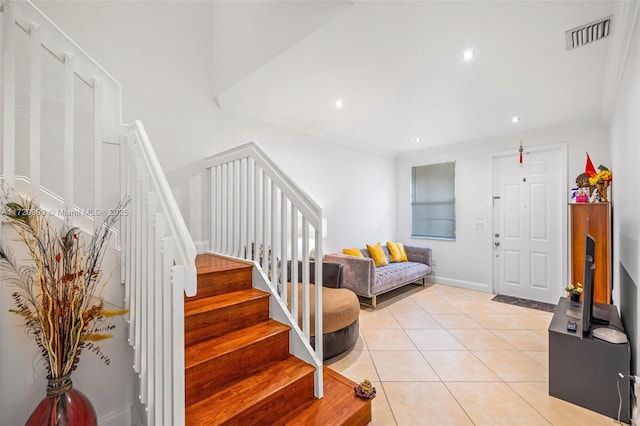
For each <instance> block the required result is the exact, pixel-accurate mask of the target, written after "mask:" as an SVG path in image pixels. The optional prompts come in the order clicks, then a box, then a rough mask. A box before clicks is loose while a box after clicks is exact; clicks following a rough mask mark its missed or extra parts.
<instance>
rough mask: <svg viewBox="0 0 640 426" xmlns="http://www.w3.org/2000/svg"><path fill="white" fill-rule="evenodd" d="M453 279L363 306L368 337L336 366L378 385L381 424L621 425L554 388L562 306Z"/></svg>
mask: <svg viewBox="0 0 640 426" xmlns="http://www.w3.org/2000/svg"><path fill="white" fill-rule="evenodd" d="M492 297H493V295H491V294H486V293H480V292H475V291H470V290H464V289H459V288H454V287H449V286H444V285H438V284H434V285H428V286H427V287H422V286H407V287H404V288H402V289H400V290H396V291H394V292H392V293H389V294H387V295H385V296H382V297H379V298H378V301H379V302H378V306H377V308H376V309H375V310H373V309H371V308H367V307H365V305H362V310H361V314H360V339H359V340H358V342H357V343H356V347H355V348H354V349H353V350H352V351H351V352H349V353H347V354H344V355H342V356H339V357H336V358H334V359H332V360H330V361H329V362H328V365H329V366H330V367H331V368H333V369H335V370H337V371H339V372H341V373H342V374H344V375H345V376H347V377H349V378H351V379H352V380H354V381H356V382H361V381H362V380H364V379H365V378H367V379H369V380H371V382H373V384H374V386H375V387H376V390H377V397H376V398H375V399H374V400H373V422H372V423H371V424H372V425H412V426H422V425H438V426H440V425H492V426H493V425H549V424H553V425H567V426H569V425H589V426H591V425H613V424H616V423H615V422H614V420H612V419H610V418H608V417H604V416H601V415H600V414H597V413H594V412H592V411H589V410H586V409H584V408H581V407H578V406H576V405H573V404H569V403H567V402H565V401H562V400H559V399H556V398H553V397H550V396H548V393H547V392H548V340H547V328H548V327H549V322H550V321H551V317H552V314H551V313H547V312H542V311H537V310H533V309H528V308H521V307H517V306H512V305H507V304H504V303H499V302H492V301H491V298H492Z"/></svg>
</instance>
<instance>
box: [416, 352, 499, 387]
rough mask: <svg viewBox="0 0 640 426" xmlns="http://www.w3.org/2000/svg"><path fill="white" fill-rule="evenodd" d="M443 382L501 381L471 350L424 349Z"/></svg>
mask: <svg viewBox="0 0 640 426" xmlns="http://www.w3.org/2000/svg"><path fill="white" fill-rule="evenodd" d="M422 355H424V357H425V358H426V359H427V361H429V364H430V365H431V368H433V369H434V370H435V372H436V374H437V375H438V376H439V377H440V380H442V381H443V382H499V381H501V380H500V378H499V377H498V376H496V375H495V374H494V373H493V372H492V371H491V370H490V369H489V368H488V367H487V366H486V365H484V364H483V363H482V361H480V360H479V359H478V358H476V357H475V355H474V354H472V353H471V352H469V351H422Z"/></svg>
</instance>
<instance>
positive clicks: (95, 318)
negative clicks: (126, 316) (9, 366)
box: [0, 184, 128, 378]
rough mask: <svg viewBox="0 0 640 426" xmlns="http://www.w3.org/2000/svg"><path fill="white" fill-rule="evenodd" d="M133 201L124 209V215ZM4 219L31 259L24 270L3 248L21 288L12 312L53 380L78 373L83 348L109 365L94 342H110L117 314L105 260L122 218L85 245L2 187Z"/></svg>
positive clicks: (0, 256)
mask: <svg viewBox="0 0 640 426" xmlns="http://www.w3.org/2000/svg"><path fill="white" fill-rule="evenodd" d="M127 203H128V201H124V202H122V203H120V204H119V205H118V208H117V209H116V210H115V211H122V210H123V209H124V208H125V207H126V205H127ZM2 204H3V206H2V207H3V208H4V219H5V220H6V221H7V222H8V223H9V225H11V227H12V228H13V229H14V230H15V231H16V234H17V236H18V240H20V241H22V242H23V243H24V245H25V247H26V249H27V252H28V254H29V256H30V258H31V262H30V263H29V264H26V265H19V264H18V263H17V262H16V260H15V258H14V255H13V251H12V250H11V247H10V246H9V245H7V244H6V243H5V241H2V242H1V243H0V263H1V266H2V268H3V269H4V270H5V271H7V272H9V274H8V279H7V281H9V282H10V283H11V284H13V285H15V286H16V288H17V291H16V292H15V293H13V299H14V301H15V303H16V308H15V309H11V310H10V312H12V313H14V314H16V315H18V316H20V317H22V318H23V319H24V321H25V327H26V330H27V332H28V333H29V334H30V335H31V336H32V337H33V338H34V340H35V342H36V344H37V345H38V347H39V348H40V351H41V353H42V356H43V360H44V362H45V364H46V367H47V370H48V371H49V374H50V376H51V377H52V378H59V377H63V376H66V375H68V374H70V373H71V371H73V370H75V369H76V367H77V364H78V362H79V355H80V352H81V351H82V349H83V348H85V347H86V348H87V349H88V350H90V351H91V352H94V353H95V354H97V355H98V356H100V357H101V359H102V360H103V361H104V362H105V364H107V365H108V364H109V358H108V357H106V356H105V355H104V354H103V353H102V352H101V349H100V347H98V346H94V345H93V344H92V343H91V342H92V341H98V340H102V339H105V338H108V337H110V336H111V335H110V334H106V333H103V331H105V330H111V329H112V328H113V327H111V326H102V325H101V324H102V323H103V321H104V320H105V318H107V317H110V316H112V315H113V312H118V313H119V314H121V313H126V311H124V312H123V311H106V310H105V309H104V303H103V300H102V292H103V291H104V288H105V285H106V283H107V282H108V281H109V279H110V278H111V273H110V274H109V275H108V276H107V277H104V276H103V274H102V270H101V267H102V260H103V259H104V255H105V252H106V248H107V246H108V241H109V236H110V232H111V229H112V227H113V225H114V224H115V222H116V220H117V219H118V217H116V216H115V215H112V216H108V217H107V218H106V219H105V220H104V222H103V223H102V225H101V226H99V227H97V228H96V230H95V231H94V233H93V235H92V236H91V239H90V241H89V242H88V243H87V242H85V239H84V237H83V236H82V233H81V232H80V230H79V229H78V228H68V227H67V226H64V225H57V223H58V221H55V220H52V219H51V218H50V217H49V216H48V215H47V214H46V213H45V212H44V211H43V210H42V209H40V208H39V207H38V205H37V204H36V203H34V202H33V201H32V200H30V199H28V198H26V197H23V196H20V195H18V194H16V193H15V192H13V191H11V190H9V189H8V188H7V186H6V185H4V184H3V186H2Z"/></svg>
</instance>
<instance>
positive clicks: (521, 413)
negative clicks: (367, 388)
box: [391, 382, 577, 426]
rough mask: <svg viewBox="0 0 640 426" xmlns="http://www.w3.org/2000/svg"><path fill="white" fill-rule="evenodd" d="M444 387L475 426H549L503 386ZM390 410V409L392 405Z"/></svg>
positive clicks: (480, 384)
mask: <svg viewBox="0 0 640 426" xmlns="http://www.w3.org/2000/svg"><path fill="white" fill-rule="evenodd" d="M445 385H446V386H447V388H448V389H449V390H450V391H451V393H452V394H453V396H454V398H455V399H456V401H458V403H459V404H460V405H461V406H462V408H463V409H464V411H465V412H466V413H467V415H469V417H470V418H471V420H472V421H473V423H474V424H475V425H477V426H484V425H487V426H494V425H509V426H513V425H536V426H540V425H548V424H549V422H548V421H546V420H545V418H544V417H542V416H541V415H540V414H539V413H538V412H537V411H536V410H534V409H533V408H532V407H531V406H530V405H529V404H528V403H527V402H526V401H525V400H524V399H523V398H522V397H521V396H520V395H518V394H517V393H516V392H515V391H514V390H513V389H511V388H510V387H509V386H508V385H507V384H506V383H501V382H499V383H459V382H458V383H445ZM391 407H392V409H393V405H392V406H391ZM574 424H577V423H574Z"/></svg>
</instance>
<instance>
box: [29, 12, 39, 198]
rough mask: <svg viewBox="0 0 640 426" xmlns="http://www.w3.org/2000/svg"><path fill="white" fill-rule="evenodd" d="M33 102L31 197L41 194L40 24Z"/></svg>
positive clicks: (34, 39) (35, 28) (35, 31)
mask: <svg viewBox="0 0 640 426" xmlns="http://www.w3.org/2000/svg"><path fill="white" fill-rule="evenodd" d="M30 33H31V88H30V90H31V102H30V103H29V178H30V179H31V190H30V193H31V197H33V198H36V197H38V196H39V195H40V126H41V115H42V114H41V110H42V108H41V99H42V46H41V43H42V42H41V37H40V26H39V25H35V24H33V25H31V31H30Z"/></svg>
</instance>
